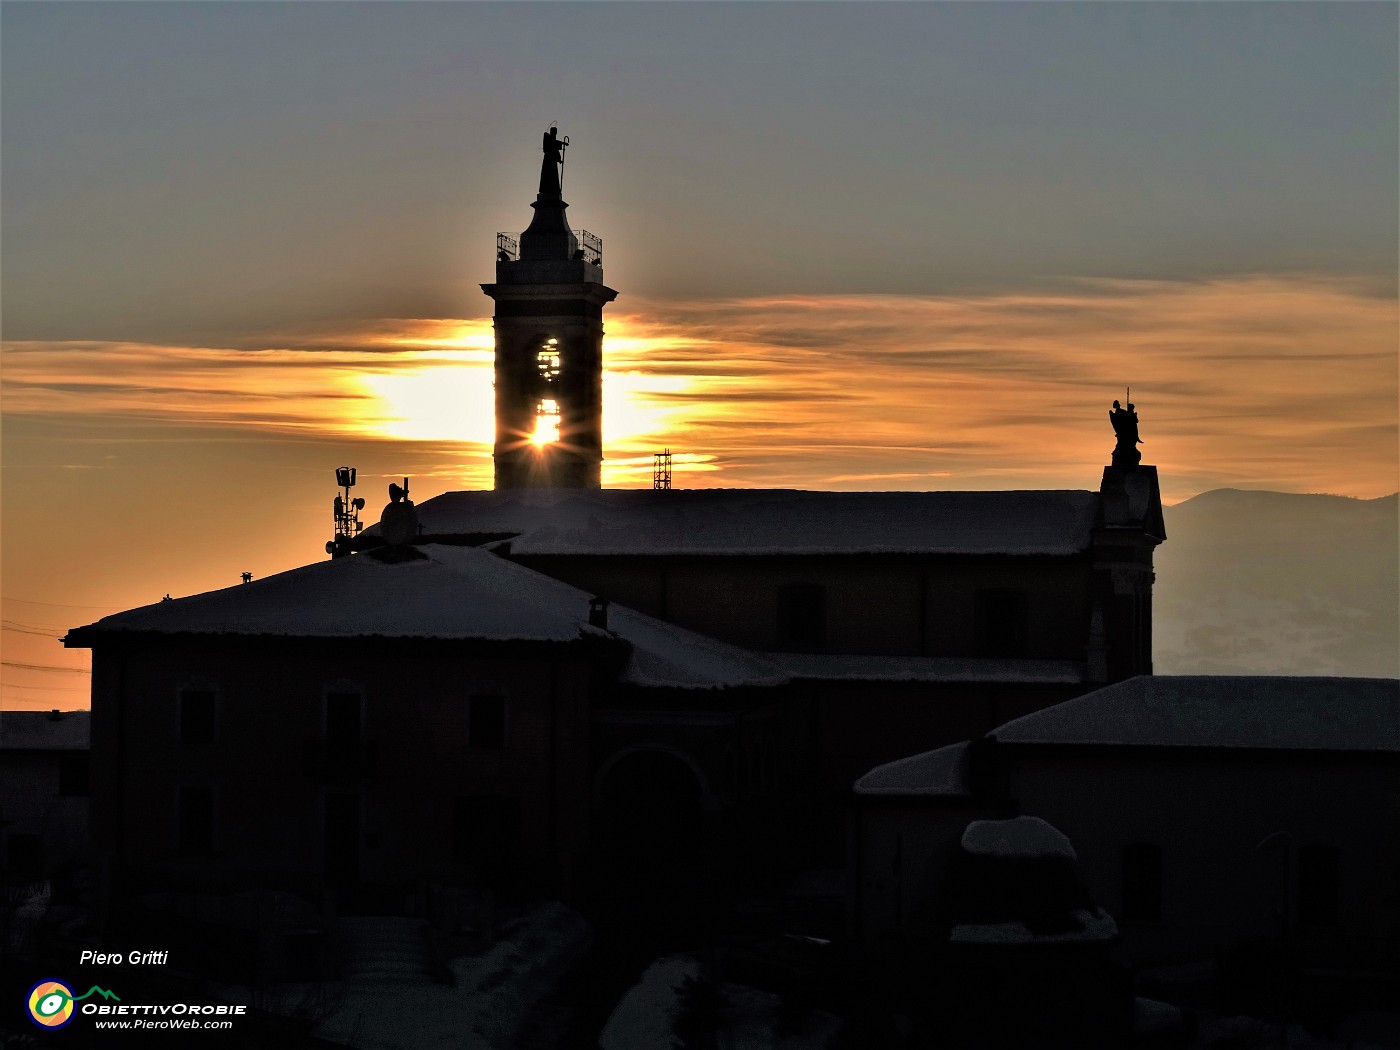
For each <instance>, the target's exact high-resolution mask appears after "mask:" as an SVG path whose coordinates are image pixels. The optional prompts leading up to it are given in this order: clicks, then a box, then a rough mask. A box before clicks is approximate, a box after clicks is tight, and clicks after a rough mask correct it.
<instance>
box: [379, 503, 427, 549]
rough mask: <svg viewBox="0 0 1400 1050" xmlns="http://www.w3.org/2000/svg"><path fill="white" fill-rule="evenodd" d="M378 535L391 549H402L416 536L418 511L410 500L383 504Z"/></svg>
mask: <svg viewBox="0 0 1400 1050" xmlns="http://www.w3.org/2000/svg"><path fill="white" fill-rule="evenodd" d="M379 535H380V536H382V537H384V542H385V543H387V544H389V545H390V546H391V547H402V546H403V545H404V544H406V543H408V542H409V540H411V539H413V537H415V536H417V535H418V511H416V510H415V509H414V507H413V501H412V500H407V499H406V500H404V501H403V502H402V503H397V502H396V503H386V504H384V511H383V513H382V514H380V515H379Z"/></svg>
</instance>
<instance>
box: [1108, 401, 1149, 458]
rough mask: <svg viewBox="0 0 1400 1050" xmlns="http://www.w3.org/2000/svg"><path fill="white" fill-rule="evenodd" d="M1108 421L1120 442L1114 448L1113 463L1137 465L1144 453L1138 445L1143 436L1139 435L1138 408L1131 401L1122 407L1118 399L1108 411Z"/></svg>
mask: <svg viewBox="0 0 1400 1050" xmlns="http://www.w3.org/2000/svg"><path fill="white" fill-rule="evenodd" d="M1108 421H1109V423H1111V424H1112V425H1113V433H1114V434H1115V435H1116V436H1117V438H1118V444H1117V445H1116V446H1115V447H1114V449H1113V465H1114V466H1115V467H1135V466H1137V465H1138V464H1139V463H1141V462H1142V453H1141V452H1139V451H1138V449H1137V447H1138V446H1139V445H1141V444H1142V438H1140V437H1138V415H1137V408H1136V406H1134V405H1133V403H1132V402H1131V401H1130V402H1128V407H1127V408H1123V407H1121V406H1120V405H1119V404H1118V402H1117V401H1115V402H1113V408H1112V409H1111V410H1110V411H1109V413H1108Z"/></svg>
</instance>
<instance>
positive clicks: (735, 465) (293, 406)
mask: <svg viewBox="0 0 1400 1050" xmlns="http://www.w3.org/2000/svg"><path fill="white" fill-rule="evenodd" d="M623 306H624V304H622V303H619V304H618V306H617V307H614V308H612V310H610V312H609V316H608V318H607V330H608V336H607V345H606V360H607V363H608V375H607V378H606V381H605V406H606V408H605V425H606V427H607V430H606V433H605V441H606V448H607V452H606V454H607V461H606V462H605V471H606V472H607V476H608V477H609V480H610V483H614V484H635V483H640V482H643V481H645V480H646V478H645V477H644V476H643V475H644V474H645V473H646V471H645V470H644V468H645V467H646V466H647V464H649V462H650V454H651V453H652V452H653V451H656V450H659V449H660V448H661V447H663V446H666V445H669V446H670V447H672V448H673V449H675V450H676V451H677V452H684V453H686V454H687V455H690V456H692V457H694V458H693V459H692V460H690V461H686V462H685V463H684V465H683V464H682V463H680V462H678V464H677V475H676V483H677V484H685V483H687V480H689V481H693V482H695V483H700V484H738V485H764V484H775V483H779V480H780V479H786V480H784V481H783V483H791V484H801V485H809V486H830V485H842V486H849V485H854V484H857V483H860V484H869V485H872V486H885V485H888V484H889V483H891V482H897V483H901V484H903V483H908V484H910V485H911V486H922V485H923V484H924V483H925V482H934V481H936V483H938V484H939V485H940V486H944V487H974V488H976V487H983V488H985V487H1001V486H1005V485H1008V484H1014V485H1017V486H1024V487H1071V486H1072V487H1088V486H1092V485H1094V484H1095V483H1096V481H1097V471H1098V468H1099V467H1100V466H1102V464H1104V463H1105V462H1107V459H1108V454H1109V451H1110V450H1111V447H1112V443H1113V438H1112V434H1111V432H1110V430H1109V427H1108V422H1107V419H1106V413H1107V409H1108V403H1109V401H1111V400H1112V399H1114V398H1122V397H1123V392H1124V389H1125V388H1126V387H1127V386H1129V385H1131V387H1132V398H1133V400H1134V401H1135V402H1136V403H1137V405H1138V410H1139V413H1140V414H1141V416H1142V432H1143V437H1144V441H1145V444H1144V446H1143V451H1144V454H1145V457H1146V461H1148V462H1153V463H1156V464H1157V466H1158V467H1159V469H1160V471H1161V472H1162V476H1163V479H1164V483H1165V484H1166V486H1167V488H1168V491H1169V494H1171V496H1172V497H1173V498H1183V497H1185V496H1189V495H1192V494H1193V493H1194V492H1195V491H1198V490H1199V488H1200V487H1214V486H1215V485H1227V484H1240V483H1247V484H1249V485H1251V486H1253V487H1274V488H1284V489H1302V490H1307V491H1333V492H1342V493H1346V494H1352V495H1362V496H1374V495H1379V494H1381V493H1383V492H1388V491H1392V490H1393V489H1394V488H1395V487H1396V477H1395V475H1396V462H1395V452H1396V444H1395V434H1396V395H1397V375H1396V373H1397V366H1396V356H1395V352H1394V346H1395V336H1396V332H1397V327H1398V326H1400V321H1398V320H1397V306H1396V302H1395V300H1394V299H1393V298H1392V297H1390V296H1389V295H1387V294H1378V291H1377V289H1376V288H1375V287H1374V286H1373V285H1371V284H1367V283H1365V282H1362V281H1348V280H1342V279H1336V278H1326V277H1312V276H1306V275H1304V276H1299V275H1288V276H1278V275H1245V276H1239V277H1234V278H1222V279H1217V280H1206V281H1125V280H1092V281H1083V280H1081V281H1073V282H1065V283H1064V284H1063V285H1062V286H1059V287H1057V288H1056V289H1055V290H1053V291H1036V292H1006V293H1000V294H988V295H979V296H971V295H959V296H897V295H851V296H787V297H766V298H750V299H736V298H728V299H711V300H690V301H669V300H668V301H661V300H640V299H636V298H633V299H631V300H630V301H629V302H628V303H627V304H626V306H625V308H623ZM491 346H492V336H491V326H490V320H489V319H487V318H471V319H450V318H449V319H374V320H368V321H363V322H344V323H342V324H339V325H336V326H320V327H316V328H309V327H304V328H300V329H297V330H289V331H280V332H261V333H239V334H236V335H235V336H234V337H231V338H229V339H227V340H222V341H221V345H217V346H204V347H179V346H160V345H151V344H135V343H119V342H114V343H104V342H100V341H94V340H86V341H82V342H68V343H34V342H28V343H17V344H10V345H8V346H6V347H5V373H4V402H3V404H4V410H5V412H6V413H7V414H12V413H13V414H19V415H26V414H31V415H32V414H39V415H45V416H51V417H52V416H57V417H64V416H68V417H80V416H81V417H89V418H91V417H93V416H98V417H102V416H110V417H113V418H119V419H125V420H128V421H130V420H145V421H150V422H151V423H153V424H157V423H159V422H161V421H165V422H179V423H191V424H207V423H219V424H221V425H226V426H235V427H242V428H248V429H250V430H255V431H262V432H268V433H273V434H277V435H279V436H280V437H281V438H282V439H296V438H298V437H306V436H325V435H345V436H355V437H358V438H362V439H368V440H382V441H404V440H414V441H419V442H423V441H431V442H437V443H439V445H440V446H441V447H442V448H443V449H444V450H445V451H446V452H447V453H448V454H449V455H450V454H456V455H458V456H459V457H460V461H461V462H462V463H463V464H464V475H465V474H469V475H470V476H471V478H472V480H474V481H479V480H480V478H481V476H482V475H481V464H482V463H483V462H485V461H486V458H487V457H489V455H490V445H491V441H492V436H493V430H492V413H493V407H492V400H491V371H490V370H491ZM454 450H455V453H454ZM468 464H470V469H467V465H468ZM450 470H451V468H450V467H445V468H444V467H441V466H440V465H439V466H435V468H434V473H435V474H439V475H441V474H443V473H450ZM700 475H703V477H702V476H700ZM1188 478H1189V479H1190V481H1189V483H1186V482H1184V480H1178V479H1188ZM1182 484H1186V485H1187V487H1186V488H1182V487H1180V486H1181V485H1182Z"/></svg>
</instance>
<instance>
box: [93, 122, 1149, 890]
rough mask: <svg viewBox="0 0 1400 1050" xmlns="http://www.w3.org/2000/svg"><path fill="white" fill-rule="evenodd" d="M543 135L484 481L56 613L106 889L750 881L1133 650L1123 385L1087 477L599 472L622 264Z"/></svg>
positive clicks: (1134, 655)
mask: <svg viewBox="0 0 1400 1050" xmlns="http://www.w3.org/2000/svg"><path fill="white" fill-rule="evenodd" d="M567 145H568V139H567V138H563V139H561V138H560V137H559V136H558V134H557V131H556V129H554V128H551V129H550V130H549V132H548V133H547V134H546V135H545V137H544V144H543V159H542V161H541V168H540V178H539V188H538V193H537V195H536V198H535V201H534V202H533V204H532V205H531V206H532V208H533V210H534V216H533V218H532V220H531V222H530V224H529V226H528V227H527V228H526V229H525V231H524V232H523V233H521V234H520V236H519V237H518V238H516V237H512V236H509V235H506V234H501V235H499V236H498V238H497V249H496V274H495V281H494V282H493V283H489V284H483V285H482V290H483V291H484V292H485V293H486V294H487V295H488V296H490V297H491V299H492V300H493V301H494V303H495V314H494V322H495V338H496V356H495V379H496V383H495V397H496V431H495V488H494V490H490V491H464V492H450V493H444V494H443V495H440V496H437V497H435V498H433V499H429V500H427V501H426V502H424V503H423V504H422V505H420V506H417V507H416V508H412V513H413V514H414V515H416V522H415V523H414V527H413V528H409V527H407V526H406V525H405V519H404V514H405V513H408V507H409V506H410V505H408V504H407V503H406V502H405V503H400V502H399V499H400V498H402V497H404V496H406V492H405V491H404V490H402V489H398V486H394V488H395V489H397V490H398V491H397V494H396V495H395V499H394V502H393V503H392V504H391V507H396V508H399V510H397V511H395V512H394V515H393V516H392V520H391V517H390V516H388V515H386V518H385V520H384V525H383V526H382V527H381V526H375V527H372V528H369V529H366V530H364V532H363V533H360V534H357V535H356V536H355V537H354V541H353V543H350V544H348V545H347V546H346V547H345V549H344V551H348V550H350V549H352V548H353V549H354V550H355V553H353V554H345V553H344V551H341V552H340V553H342V554H344V556H341V557H336V558H334V559H333V560H331V561H330V562H324V563H321V564H315V565H308V566H305V567H303V568H301V569H296V570H293V571H291V572H287V573H282V574H280V575H277V576H272V577H268V578H265V579H260V580H257V581H254V582H252V583H248V584H245V585H241V586H238V587H234V588H230V589H228V590H226V591H216V592H212V593H210V594H204V595H196V596H193V597H189V598H182V599H176V600H173V601H169V602H163V603H160V604H158V605H154V606H150V607H147V608H144V609H137V610H132V611H129V612H126V613H121V614H118V615H116V616H110V617H107V618H105V619H103V620H100V621H98V622H96V623H94V624H91V625H88V626H86V627H81V628H77V629H75V630H73V631H72V632H71V633H70V634H69V636H68V638H67V639H66V644H68V645H69V646H78V647H87V648H91V649H92V650H93V703H92V749H93V760H92V780H93V812H92V821H93V827H94V839H95V844H96V848H97V850H98V852H99V854H100V859H101V861H102V863H103V866H104V871H105V872H107V878H108V886H107V890H108V894H109V899H110V900H111V901H112V902H113V903H115V902H118V901H120V900H122V899H124V897H125V896H127V895H129V894H131V893H132V892H134V890H135V888H136V887H137V886H140V887H143V888H145V889H147V890H149V889H150V888H151V887H165V888H168V889H171V890H175V889H180V890H183V891H190V892H193V891H195V890H200V891H209V890H213V889H221V890H226V891H229V892H233V891H235V890H241V889H247V888H248V887H252V886H275V887H277V888H278V889H281V890H286V891H289V892H295V893H298V894H301V895H303V896H308V897H315V896H316V895H318V894H326V893H332V894H333V895H334V896H335V900H336V901H337V902H338V903H337V904H336V905H335V906H336V907H361V908H378V909H380V910H381V911H382V910H383V909H386V908H394V909H400V910H406V911H410V912H412V911H414V910H415V909H416V910H417V912H418V913H420V914H424V913H426V911H427V910H428V909H429V903H428V902H429V901H430V899H431V898H432V894H433V892H435V891H434V887H442V886H480V885H485V884H489V885H494V886H496V887H504V886H514V887H516V888H523V887H529V888H530V889H532V890H538V891H539V892H549V893H554V894H559V895H562V896H564V897H565V898H566V899H574V898H579V897H586V896H588V895H589V893H590V892H591V893H593V895H594V899H597V897H598V895H599V894H600V893H601V894H602V895H603V896H606V895H607V887H608V885H610V884H615V883H616V882H617V880H622V879H625V878H627V875H626V874H625V873H627V872H631V873H632V877H633V879H634V882H641V883H645V884H646V885H649V886H651V887H667V886H669V887H671V888H673V889H674V890H675V891H676V892H678V893H690V892H698V890H697V887H699V886H701V885H702V884H703V885H704V886H706V887H710V888H714V887H720V888H721V889H723V888H733V889H734V890H735V891H736V892H737V891H738V890H740V889H743V890H746V891H747V890H748V889H751V888H752V887H753V886H755V885H758V884H761V883H762V882H763V881H764V880H765V879H771V878H772V877H775V876H776V875H778V874H780V873H781V871H782V870H788V869H792V870H796V869H801V868H803V867H818V866H823V865H825V866H837V865H839V864H841V863H842V857H843V853H844V843H845V821H846V809H847V806H848V803H849V800H850V795H851V785H852V784H853V783H854V782H855V780H856V778H858V777H859V776H860V775H861V774H862V773H864V772H865V771H867V770H869V769H871V768H872V767H874V766H876V765H879V764H881V763H886V762H890V761H893V760H896V759H898V758H900V757H902V756H905V755H908V754H910V753H913V752H919V751H927V750H931V749H934V748H938V747H941V746H944V745H947V744H953V743H956V742H958V741H963V740H969V739H975V738H977V737H979V736H981V735H983V734H985V733H987V732H989V731H991V730H992V729H994V728H995V727H997V726H999V725H1002V724H1004V723H1007V722H1009V721H1011V720H1013V719H1016V718H1019V717H1022V716H1025V715H1028V714H1030V713H1032V712H1035V711H1038V710H1041V709H1043V708H1046V707H1049V706H1051V705H1054V704H1057V703H1060V702H1062V701H1064V700H1067V699H1070V698H1072V697H1076V696H1079V695H1082V694H1084V693H1086V692H1089V691H1091V690H1092V689H1095V688H1097V687H1100V686H1103V685H1108V684H1111V683H1114V682H1120V681H1123V680H1126V679H1129V678H1133V677H1134V676H1138V675H1148V674H1151V673H1152V657H1151V653H1152V647H1151V639H1152V615H1151V609H1152V582H1153V570H1152V555H1153V550H1154V548H1155V547H1156V545H1157V544H1158V543H1160V542H1162V541H1163V540H1164V539H1165V535H1166V534H1165V529H1164V527H1163V521H1162V507H1161V497H1160V492H1159V488H1158V483H1157V476H1156V470H1155V468H1153V467H1151V466H1146V465H1142V464H1140V463H1139V462H1138V455H1137V452H1136V450H1135V448H1134V445H1135V444H1136V417H1135V415H1134V416H1132V418H1131V426H1130V425H1129V423H1128V421H1127V417H1126V416H1115V417H1114V429H1115V431H1118V448H1117V449H1116V450H1115V452H1114V455H1113V461H1112V463H1111V464H1110V465H1108V466H1105V467H1104V468H1102V477H1101V480H1100V482H1099V484H1098V486H1097V487H1096V488H1089V489H1084V490H1073V491H1017V492H810V491H794V490H776V489H768V490H733V489H728V490H726V489H713V490H679V489H671V488H655V489H647V490H620V489H603V488H602V487H601V481H600V470H601V462H602V456H603V453H604V449H603V447H602V432H603V431H602V418H603V412H604V411H605V410H606V409H605V406H604V405H603V402H602V375H603V308H604V306H606V305H607V304H608V303H609V302H611V301H612V300H613V299H614V298H615V297H616V295H617V293H616V292H615V291H613V290H612V289H611V288H609V287H607V285H605V284H604V283H603V271H602V242H601V241H600V240H599V239H598V238H596V237H594V236H592V235H590V234H588V233H587V232H584V231H580V232H578V233H575V232H574V231H573V230H572V229H571V228H570V226H569V223H568V221H567V219H566V218H565V209H566V207H567V205H566V204H565V202H564V200H563V194H562V184H561V178H560V172H561V167H562V163H563V157H564V153H565V150H566V148H567ZM1130 407H1131V406H1130ZM1119 411H1120V412H1123V411H1126V410H1119ZM1089 469H1091V468H1090V467H1089V465H1087V464H1086V472H1087V471H1088V470H1089ZM338 513H339V512H338ZM639 843H644V844H645V846H646V848H645V849H643V850H640V851H639V850H638V848H637V847H638V844H639ZM663 869H664V870H663ZM609 880H613V883H610V882H609ZM687 888H688V889H687ZM351 902H355V903H353V904H352V903H351Z"/></svg>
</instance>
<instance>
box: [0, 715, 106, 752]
mask: <svg viewBox="0 0 1400 1050" xmlns="http://www.w3.org/2000/svg"><path fill="white" fill-rule="evenodd" d="M91 714H92V712H90V711H57V712H49V711H0V751H85V750H87V747H88V738H89V734H90V732H91V728H92V721H91ZM55 715H57V716H58V717H54V716H55Z"/></svg>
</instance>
